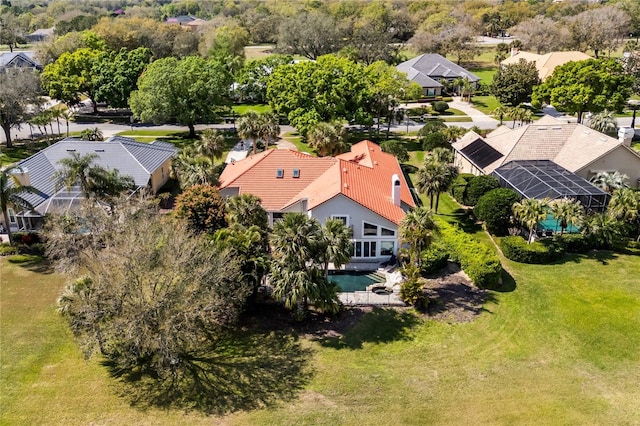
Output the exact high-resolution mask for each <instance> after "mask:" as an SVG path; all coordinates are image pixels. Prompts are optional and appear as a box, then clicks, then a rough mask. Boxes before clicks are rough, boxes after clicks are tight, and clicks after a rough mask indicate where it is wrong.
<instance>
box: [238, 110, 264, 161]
mask: <svg viewBox="0 0 640 426" xmlns="http://www.w3.org/2000/svg"><path fill="white" fill-rule="evenodd" d="M261 121H262V120H261V118H260V115H259V114H258V113H257V112H255V111H249V112H247V113H246V114H245V115H243V116H242V117H240V118H239V119H238V125H237V129H238V136H240V138H241V139H244V140H248V141H251V143H252V144H253V153H254V154H255V153H257V152H258V138H260V127H261Z"/></svg>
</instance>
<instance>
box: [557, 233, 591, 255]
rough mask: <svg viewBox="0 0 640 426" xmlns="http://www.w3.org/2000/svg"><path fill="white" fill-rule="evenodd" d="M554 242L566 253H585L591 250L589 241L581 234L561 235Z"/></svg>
mask: <svg viewBox="0 0 640 426" xmlns="http://www.w3.org/2000/svg"><path fill="white" fill-rule="evenodd" d="M555 240H556V241H557V242H558V244H560V245H561V246H562V247H564V249H565V251H566V252H567V253H586V252H588V251H589V250H591V248H592V247H591V243H590V242H589V239H588V238H587V237H585V236H584V235H582V234H562V235H558V236H556V238H555Z"/></svg>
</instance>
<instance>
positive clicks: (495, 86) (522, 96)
mask: <svg viewBox="0 0 640 426" xmlns="http://www.w3.org/2000/svg"><path fill="white" fill-rule="evenodd" d="M539 84H540V78H539V77H538V70H537V69H536V65H535V63H534V62H527V61H525V60H524V59H521V60H520V61H518V63H516V64H508V65H505V66H503V67H500V68H498V71H497V72H496V74H495V75H494V76H493V83H492V84H491V93H492V94H493V95H494V96H495V97H496V98H498V100H499V101H500V103H502V104H505V105H511V106H514V107H515V106H518V105H520V104H521V103H523V102H528V101H530V100H531V94H532V93H533V88H534V87H535V86H537V85H539Z"/></svg>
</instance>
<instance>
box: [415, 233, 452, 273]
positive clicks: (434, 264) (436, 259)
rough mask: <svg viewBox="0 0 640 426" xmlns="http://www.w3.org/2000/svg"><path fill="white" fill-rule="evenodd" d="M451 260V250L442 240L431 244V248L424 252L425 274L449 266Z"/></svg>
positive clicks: (423, 269)
mask: <svg viewBox="0 0 640 426" xmlns="http://www.w3.org/2000/svg"><path fill="white" fill-rule="evenodd" d="M448 260H449V250H447V247H446V246H445V245H444V243H443V242H442V241H441V240H438V241H436V242H434V243H433V244H431V246H429V248H428V249H427V250H425V251H423V252H422V270H421V272H422V273H423V274H432V273H434V272H437V271H439V270H440V269H442V268H444V267H445V266H447V261H448Z"/></svg>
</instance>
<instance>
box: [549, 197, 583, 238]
mask: <svg viewBox="0 0 640 426" xmlns="http://www.w3.org/2000/svg"><path fill="white" fill-rule="evenodd" d="M549 207H550V208H551V213H553V215H554V216H555V218H556V220H558V222H559V223H560V235H562V234H564V230H565V229H566V228H567V227H569V226H577V225H580V224H581V223H582V221H583V220H584V207H582V205H581V204H580V201H577V200H575V199H573V198H571V199H566V198H565V199H558V200H554V201H552V202H550V203H549Z"/></svg>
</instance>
